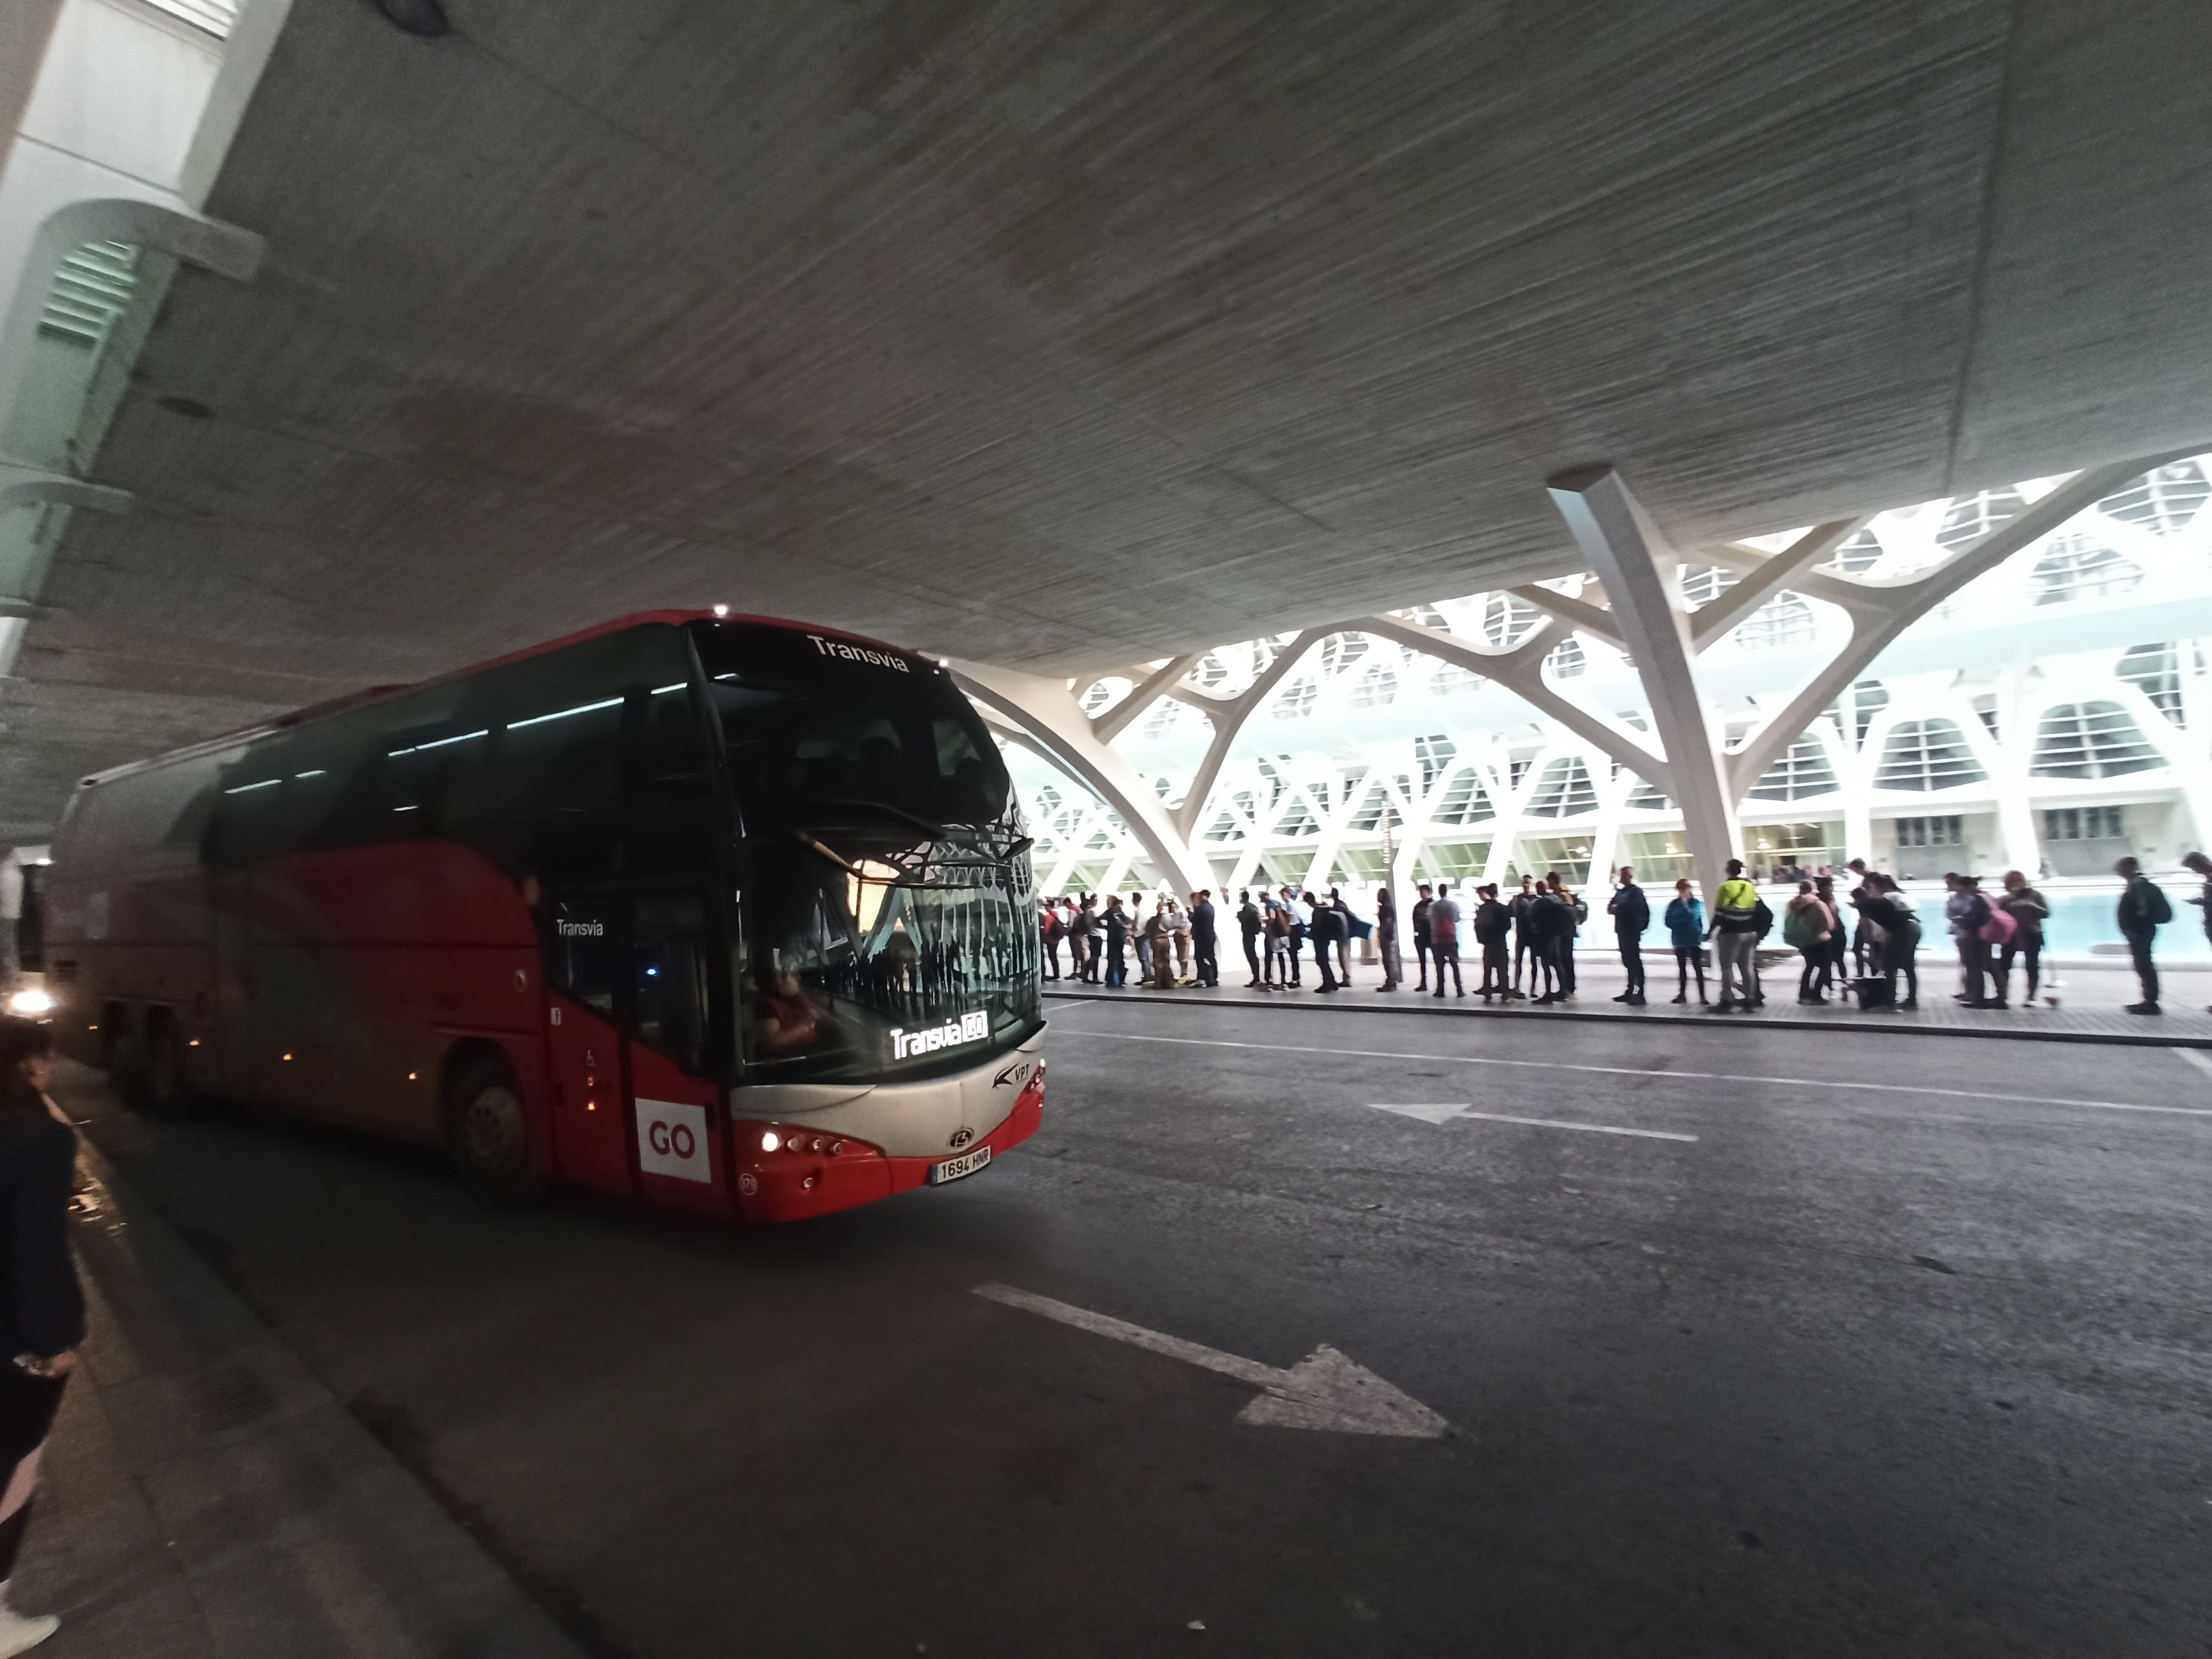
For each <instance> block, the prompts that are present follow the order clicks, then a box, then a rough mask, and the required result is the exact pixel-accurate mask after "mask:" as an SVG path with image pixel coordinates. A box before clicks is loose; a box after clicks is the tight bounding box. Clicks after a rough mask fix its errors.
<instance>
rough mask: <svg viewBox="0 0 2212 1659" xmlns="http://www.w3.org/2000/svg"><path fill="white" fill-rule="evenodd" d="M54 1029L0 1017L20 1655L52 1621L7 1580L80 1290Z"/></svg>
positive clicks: (11, 1535) (5, 1629) (1, 1313)
mask: <svg viewBox="0 0 2212 1659" xmlns="http://www.w3.org/2000/svg"><path fill="white" fill-rule="evenodd" d="M53 1043H54V1039H53V1030H52V1027H50V1026H46V1025H41V1024H37V1023H36V1022H34V1021H32V1020H27V1019H15V1018H0V1204H4V1206H5V1209H6V1213H5V1215H4V1216H0V1225H3V1226H4V1227H5V1229H6V1232H5V1237H6V1238H7V1241H8V1257H7V1271H6V1273H4V1274H0V1338H4V1340H5V1341H6V1344H7V1346H6V1347H5V1348H4V1349H0V1354H4V1355H5V1356H6V1357H7V1358H6V1360H5V1363H0V1468H6V1469H7V1470H8V1472H9V1473H8V1474H7V1475H6V1476H5V1478H4V1496H0V1653H21V1652H23V1651H24V1650H26V1649H28V1648H30V1647H33V1646H34V1645H36V1644H38V1643H40V1642H43V1641H44V1640H46V1638H47V1637H49V1636H51V1635H52V1634H53V1633H54V1632H55V1631H56V1630H57V1629H58V1628H59V1627H60V1624H61V1621H60V1620H58V1619H54V1618H51V1617H45V1618H26V1617H24V1616H23V1615H22V1614H21V1613H16V1612H15V1611H14V1610H13V1609H12V1608H10V1607H9V1606H8V1605H7V1589H8V1580H9V1578H10V1577H12V1576H13V1575H14V1573H15V1555H16V1552H17V1551H19V1550H20V1549H21V1547H22V1544H23V1532H24V1528H26V1527H27V1525H28V1524H29V1522H30V1518H31V1491H32V1487H33V1484H34V1483H35V1482H36V1480H37V1478H38V1472H39V1454H40V1451H41V1450H43V1449H44V1448H45V1446H46V1431H47V1430H48V1429H50V1428H52V1425H53V1420H54V1409H55V1407H58V1405H60V1403H61V1397H62V1389H63V1388H64V1386H66V1384H67V1383H68V1381H69V1375H70V1372H71V1371H73V1370H76V1350H77V1346H78V1345H79V1344H80V1343H82V1341H83V1340H84V1292H83V1291H82V1289H81V1288H80V1287H79V1285H78V1284H77V1279H76V1266H75V1264H74V1263H73V1262H72V1261H70V1247H69V1202H70V1189H71V1188H72V1186H73V1185H74V1179H75V1176H76V1134H75V1133H73V1132H72V1131H71V1130H70V1127H69V1125H68V1124H67V1123H65V1122H63V1121H60V1114H59V1113H58V1111H57V1110H56V1109H54V1107H53V1105H52V1103H51V1102H50V1101H48V1100H47V1099H46V1080H47V1077H48V1074H49V1073H51V1072H52V1068H53Z"/></svg>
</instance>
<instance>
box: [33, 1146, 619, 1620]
mask: <svg viewBox="0 0 2212 1659" xmlns="http://www.w3.org/2000/svg"><path fill="white" fill-rule="evenodd" d="M86 1159H87V1162H88V1165H89V1166H90V1167H91V1169H92V1170H93V1171H94V1174H95V1176H96V1177H97V1179H96V1181H95V1182H94V1184H93V1185H92V1186H91V1187H90V1188H88V1190H87V1191H86V1192H84V1193H83V1194H81V1195H80V1197H79V1200H78V1202H77V1206H76V1207H77V1211H78V1216H77V1225H76V1249H77V1255H78V1258H79V1261H80V1262H81V1264H82V1267H83V1269H84V1279H85V1295H86V1300H87V1303H88V1316H89V1320H88V1323H89V1334H88V1340H87V1341H86V1344H85V1347H84V1358H83V1362H82V1364H81V1366H80V1367H79V1369H78V1371H77V1374H76V1377H75V1379H74V1380H73V1381H72V1382H71V1383H70V1389H69V1392H68V1393H67V1394H66V1395H64V1396H63V1400H62V1408H61V1414H60V1417H59V1419H58V1422H57V1424H56V1425H55V1430H54V1435H53V1438H52V1442H51V1443H49V1445H48V1447H47V1451H46V1462H45V1474H44V1478H43V1480H42V1482H41V1485H40V1494H39V1498H38V1500H37V1503H38V1509H37V1512H36V1514H35V1515H34V1516H33V1521H32V1525H31V1529H30V1534H29V1537H28V1538H27V1541H26V1542H25V1545H24V1549H23V1554H22V1559H21V1561H20V1562H19V1563H18V1564H17V1567H16V1573H15V1582H14V1588H13V1590H12V1592H11V1599H12V1600H13V1601H15V1604H16V1605H17V1606H19V1607H23V1608H26V1609H27V1610H30V1611H33V1612H39V1613H59V1614H60V1615H61V1617H62V1627H61V1630H60V1632H59V1633H58V1634H57V1635H56V1636H55V1637H54V1638H52V1640H51V1641H50V1642H48V1643H46V1644H45V1645H44V1646H42V1647H41V1648H40V1649H39V1650H38V1651H39V1652H40V1655H41V1656H42V1659H43V1656H45V1655H47V1654H52V1656H53V1659H109V1656H114V1659H124V1656H129V1659H210V1656H213V1659H269V1656H272V1655H282V1656H283V1659H325V1656H331V1659H336V1656H340V1655H343V1656H368V1655H376V1656H387V1655H389V1656H408V1659H411V1656H417V1655H420V1656H423V1659H428V1656H432V1655H440V1656H443V1655H452V1654H468V1655H471V1656H481V1659H581V1652H580V1649H578V1648H577V1647H576V1646H575V1645H574V1644H573V1643H572V1642H571V1641H570V1640H569V1639H568V1637H567V1636H566V1635H564V1634H563V1633H562V1631H561V1630H560V1629H559V1628H558V1627H557V1626H556V1625H555V1624H554V1623H553V1622H552V1621H551V1620H550V1619H548V1618H547V1616H546V1615H545V1613H544V1612H543V1611H542V1610H541V1609H540V1608H539V1607H538V1606H537V1605H536V1604H535V1603H534V1602H532V1601H531V1600H530V1599H529V1598H528V1597H527V1596H526V1595H525V1594H524V1593H523V1592H522V1591H521V1589H519V1588H518V1587H517V1586H516V1584H515V1583H513V1580H511V1579H510V1578H509V1577H507V1575H506V1574H505V1573H504V1572H502V1571H501V1570H500V1568H499V1567H498V1566H497V1565H495V1563H494V1562H493V1561H492V1560H491V1559H490V1558H489V1557H488V1556H487V1555H486V1554H485V1553H484V1552H483V1550H482V1549H481V1548H480V1547H478V1546H477V1543H476V1542H475V1541H474V1540H473V1539H471V1537H470V1535H469V1534H468V1533H467V1532H465V1530H464V1529H463V1528H461V1526H460V1525H459V1524H458V1523H457V1522H455V1521H454V1520H453V1518H452V1517H451V1516H448V1515H447V1513H446V1511H445V1510H443V1509H441V1507H440V1506H439V1505H438V1504H437V1503H436V1501H435V1499H434V1498H432V1497H431V1495H430V1494H429V1493H428V1492H427V1491H425V1490H424V1488H423V1487H422V1485H421V1484H420V1483H419V1482H417V1481H416V1480H415V1479H414V1478H413V1477H412V1476H411V1475H410V1474H408V1473H407V1471H406V1470H405V1469H404V1468H402V1467H401V1466H400V1464H399V1463H398V1462H397V1461H396V1460H395V1459H394V1458H393V1457H392V1455H391V1454H390V1453H388V1452H387V1451H386V1450H385V1449H384V1448H383V1447H382V1446H380V1445H379V1444H378V1443H377V1442H376V1441H375V1440H374V1438H372V1437H371V1436H370V1435H369V1434H368V1431H367V1430H366V1429H364V1428H363V1427H362V1425H361V1424H360V1423H359V1422H358V1421H357V1420H356V1419H355V1418H354V1416H353V1415H352V1414H351V1413H349V1412H348V1411H347V1409H346V1408H345V1407H344V1405H343V1403H342V1402H340V1401H338V1400H337V1398H335V1397H334V1396H333V1395H331V1392H330V1391H329V1390H328V1389H325V1387H324V1386H323V1385H322V1383H320V1382H319V1380H318V1379H317V1378H316V1377H315V1376H314V1375H313V1373H312V1372H311V1371H310V1370H308V1368H307V1366H306V1365H305V1364H303V1363H302V1362H301V1359H300V1358H299V1356H298V1355H296V1354H295V1353H294V1352H292V1351H291V1350H290V1349H289V1347H287V1346H285V1345H284V1344H283V1342H282V1341H281V1340H279V1339H278V1338H277V1337H276V1335H275V1334H273V1333H272V1332H270V1329H269V1328H267V1326H265V1325H264V1324H263V1323H262V1322H261V1321H260V1320H259V1319H258V1317H257V1316H255V1315H254V1314H253V1313H252V1311H251V1310H249V1309H248V1308H247V1307H246V1304H244V1303H243V1302H241V1301H240V1299H239V1298H238V1297H237V1296H236V1295H234V1293H233V1292H232V1291H230V1290H229V1289H228V1287H227V1286H226V1285H224V1284H223V1283H222V1280H221V1279H218V1278H217V1277H216V1273H215V1272H214V1271H213V1269H211V1268H210V1267H209V1265H208V1264H207V1263H206V1262H205V1261H202V1260H201V1259H200V1258H199V1256H197V1255H196V1254H194V1253H193V1251H192V1250H191V1249H189V1248H188V1247H187V1246H186V1245H185V1243H183V1241H182V1240H180V1239H179V1237H177V1235H176V1234H175V1232H174V1231H172V1230H171V1229H170V1228H169V1226H168V1225H167V1224H166V1223H165V1222H163V1221H162V1220H161V1218H159V1217H158V1216H155V1215H154V1214H153V1213H152V1212H150V1210H149V1209H148V1208H147V1206H145V1205H144V1204H143V1201H141V1200H137V1199H136V1198H135V1197H134V1196H133V1194H131V1191H130V1189H129V1188H128V1187H127V1185H125V1184H123V1183H121V1182H118V1180H117V1178H116V1176H115V1175H114V1173H113V1171H112V1170H111V1169H109V1168H108V1167H107V1166H106V1163H105V1161H104V1160H102V1159H101V1158H100V1157H99V1155H98V1154H97V1153H96V1152H87V1154H86Z"/></svg>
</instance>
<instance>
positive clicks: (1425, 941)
mask: <svg viewBox="0 0 2212 1659" xmlns="http://www.w3.org/2000/svg"><path fill="white" fill-rule="evenodd" d="M1413 961H1414V963H1416V964H1417V965H1418V966H1419V969H1420V970H1421V976H1420V978H1419V980H1418V981H1416V982H1415V984H1414V986H1413V988H1414V989H1415V990H1416V991H1425V990H1427V989H1428V988H1429V936H1428V935H1427V934H1426V933H1416V934H1414V935H1413Z"/></svg>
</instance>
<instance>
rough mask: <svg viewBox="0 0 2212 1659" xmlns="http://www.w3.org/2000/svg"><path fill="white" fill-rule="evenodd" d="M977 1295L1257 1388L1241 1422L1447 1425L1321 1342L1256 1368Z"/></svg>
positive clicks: (1042, 1305) (1019, 1293)
mask: <svg viewBox="0 0 2212 1659" xmlns="http://www.w3.org/2000/svg"><path fill="white" fill-rule="evenodd" d="M974 1288H975V1294H976V1295H977V1296H980V1297H987V1298H988V1299H989V1300H991V1301H993V1302H997V1303H1002V1304H1005V1305H1006V1306H1007V1307H1009V1308H1019V1309H1020V1310H1022V1311H1023V1312H1024V1313H1033V1314H1041V1315H1042V1316H1044V1317H1045V1318H1047V1319H1056V1320H1058V1321H1059V1322H1060V1323H1061V1324H1063V1325H1073V1326H1074V1327H1075V1328H1076V1329H1077V1330H1079V1331H1088V1332H1090V1333H1091V1335H1093V1336H1103V1337H1107V1338H1109V1339H1110V1340H1114V1341H1115V1342H1127V1344H1129V1346H1132V1347H1135V1348H1144V1349H1146V1350H1147V1351H1149V1352H1152V1353H1157V1354H1164V1355H1166V1356H1167V1358H1170V1359H1180V1360H1182V1362H1183V1364H1186V1365H1200V1366H1203V1367H1205V1368H1206V1370H1210V1371H1219V1372H1221V1373H1222V1374H1223V1375H1224V1376H1233V1377H1235V1378H1236V1379H1237V1381H1238V1382H1240V1383H1246V1384H1248V1385H1249V1386H1250V1387H1252V1388H1255V1389H1260V1390H1261V1395H1260V1397H1259V1398H1258V1399H1257V1400H1255V1401H1253V1402H1252V1403H1251V1404H1250V1405H1249V1406H1247V1407H1245V1408H1244V1409H1243V1411H1241V1412H1239V1413H1237V1419H1238V1420H1239V1421H1240V1422H1244V1423H1262V1424H1266V1425H1269V1426H1271V1427H1273V1428H1279V1429H1334V1430H1335V1431H1337V1432H1338V1433H1340V1434H1384V1435H1392V1436H1395V1437H1399V1438H1401V1439H1410V1440H1433V1439H1435V1438H1436V1437H1437V1436H1438V1435H1440V1434H1442V1433H1443V1431H1445V1429H1446V1428H1448V1427H1449V1426H1450V1425H1449V1424H1447V1423H1446V1422H1445V1421H1444V1419H1443V1418H1441V1417H1439V1416H1437V1414H1436V1413H1434V1412H1432V1411H1431V1410H1430V1409H1429V1408H1428V1407H1426V1406H1424V1405H1423V1404H1421V1402H1420V1401H1418V1400H1415V1399H1413V1397H1412V1396H1411V1395H1407V1394H1404V1393H1401V1391H1400V1390H1399V1389H1395V1388H1394V1387H1392V1386H1391V1385H1390V1384H1389V1383H1385V1382H1384V1381H1383V1379H1382V1378H1381V1377H1379V1376H1376V1375H1375V1373H1374V1372H1372V1371H1370V1370H1368V1369H1367V1367H1365V1366H1364V1365H1361V1364H1356V1363H1355V1362H1353V1361H1352V1360H1350V1359H1347V1358H1345V1357H1344V1356H1343V1355H1342V1354H1340V1353H1339V1352H1337V1351H1336V1350H1335V1349H1334V1348H1332V1347H1330V1346H1328V1344H1327V1343H1323V1344H1322V1346H1320V1347H1318V1348H1316V1349H1315V1350H1314V1351H1313V1352H1311V1353H1310V1354H1308V1355H1307V1356H1306V1357H1305V1358H1304V1359H1302V1360H1300V1361H1299V1362H1298V1363H1297V1364H1295V1365H1292V1366H1291V1367H1290V1368H1289V1369H1288V1370H1280V1369H1278V1368H1277V1367H1275V1366H1273V1365H1263V1364H1261V1363H1260V1362H1259V1361H1258V1360H1256V1359H1247V1358H1244V1357H1243V1355H1242V1354H1234V1353H1224V1352H1221V1350H1220V1349H1218V1348H1209V1347H1206V1346H1204V1345H1202V1344H1200V1343H1197V1342H1186V1341H1185V1340H1183V1339H1182V1338H1181V1337H1179V1336H1170V1335H1168V1334H1166V1333H1165V1332H1164V1331H1148V1330H1146V1328H1144V1327H1143V1326H1142V1325H1132V1324H1131V1323H1130V1322H1128V1321H1127V1320H1126V1319H1116V1318H1115V1317H1114V1316H1112V1315H1111V1314H1103V1313H1093V1312H1092V1311H1091V1310H1090V1309H1088V1308H1079V1307H1076V1306H1075V1305H1073V1304H1072V1303H1066V1302H1055V1301H1054V1300H1053V1299H1052V1297H1048V1296H1039V1295H1038V1294H1037V1293H1036V1291H1023V1290H1017V1289H1016V1288H1015V1287H1014V1286H1012V1285H975V1287H974Z"/></svg>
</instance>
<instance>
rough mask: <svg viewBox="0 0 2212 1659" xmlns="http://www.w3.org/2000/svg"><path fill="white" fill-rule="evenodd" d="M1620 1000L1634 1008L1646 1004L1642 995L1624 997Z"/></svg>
mask: <svg viewBox="0 0 2212 1659" xmlns="http://www.w3.org/2000/svg"><path fill="white" fill-rule="evenodd" d="M1620 1000H1622V1001H1623V1002H1625V1003H1626V1004H1627V1005H1628V1006H1630V1007H1632V1008H1641V1007H1642V1006H1644V999H1643V998H1642V997H1623V998H1621V999H1620Z"/></svg>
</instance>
